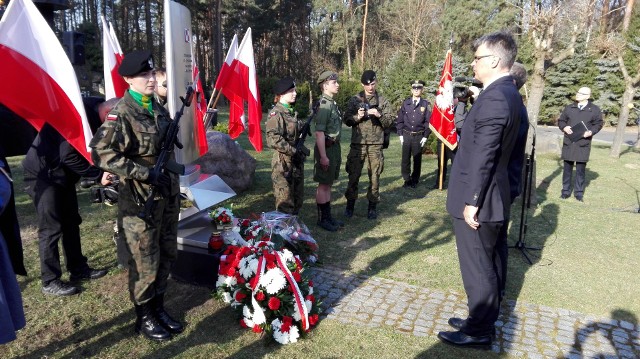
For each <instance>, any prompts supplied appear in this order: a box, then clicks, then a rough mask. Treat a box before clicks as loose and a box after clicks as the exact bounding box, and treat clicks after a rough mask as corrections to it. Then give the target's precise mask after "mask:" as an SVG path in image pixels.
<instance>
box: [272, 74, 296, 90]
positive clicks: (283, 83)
mask: <svg viewBox="0 0 640 359" xmlns="http://www.w3.org/2000/svg"><path fill="white" fill-rule="evenodd" d="M294 87H296V82H295V80H294V79H293V77H291V76H286V77H283V78H281V79H280V80H278V82H276V84H275V85H273V93H274V95H282V94H283V93H285V92H287V91H289V89H292V88H294Z"/></svg>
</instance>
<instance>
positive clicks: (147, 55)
mask: <svg viewBox="0 0 640 359" xmlns="http://www.w3.org/2000/svg"><path fill="white" fill-rule="evenodd" d="M151 70H153V55H151V51H149V50H136V51H133V52H130V53H128V54H126V55H125V56H124V59H122V63H121V64H120V68H119V69H118V73H119V74H120V76H135V75H137V74H139V73H141V72H145V71H151Z"/></svg>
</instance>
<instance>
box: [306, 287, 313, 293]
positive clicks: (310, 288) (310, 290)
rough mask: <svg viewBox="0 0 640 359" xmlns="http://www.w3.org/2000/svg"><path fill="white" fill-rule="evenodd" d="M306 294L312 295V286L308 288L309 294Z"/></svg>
mask: <svg viewBox="0 0 640 359" xmlns="http://www.w3.org/2000/svg"><path fill="white" fill-rule="evenodd" d="M307 294H313V287H312V286H309V293H307Z"/></svg>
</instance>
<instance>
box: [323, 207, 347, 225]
mask: <svg viewBox="0 0 640 359" xmlns="http://www.w3.org/2000/svg"><path fill="white" fill-rule="evenodd" d="M327 206H329V221H330V222H331V224H333V225H334V226H336V227H338V228H340V227H344V222H342V221H339V220H337V219H335V218H333V216H332V215H331V202H327Z"/></svg>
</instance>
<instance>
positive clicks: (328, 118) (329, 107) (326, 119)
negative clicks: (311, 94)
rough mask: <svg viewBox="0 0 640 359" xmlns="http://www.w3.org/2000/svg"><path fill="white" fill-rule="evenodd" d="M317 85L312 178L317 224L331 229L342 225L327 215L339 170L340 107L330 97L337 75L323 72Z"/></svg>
mask: <svg viewBox="0 0 640 359" xmlns="http://www.w3.org/2000/svg"><path fill="white" fill-rule="evenodd" d="M318 84H319V85H320V89H321V90H322V97H321V98H320V103H319V105H318V113H317V114H316V117H315V119H314V123H313V125H314V130H315V137H316V146H315V148H314V151H313V159H314V163H315V164H314V167H313V180H314V181H316V182H318V189H317V190H316V204H317V206H318V226H320V227H321V228H324V229H326V230H327V231H331V232H335V231H337V230H338V228H340V227H342V226H344V223H343V222H342V221H338V220H336V219H335V218H333V216H331V186H333V182H334V181H335V180H337V179H338V174H339V173H340V163H341V161H342V159H341V153H340V130H341V127H342V123H341V119H340V110H339V109H338V104H336V101H335V100H334V99H333V96H335V95H336V94H337V93H338V89H339V88H340V85H339V84H338V74H336V73H335V72H333V71H325V72H323V73H321V74H320V77H319V78H318Z"/></svg>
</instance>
